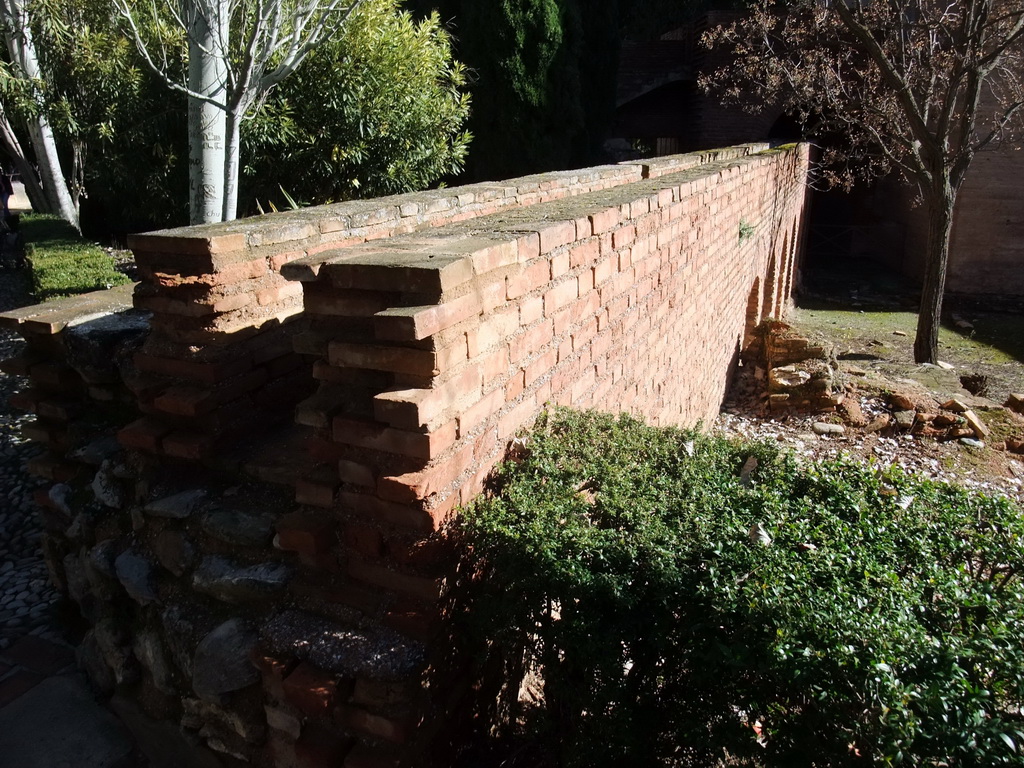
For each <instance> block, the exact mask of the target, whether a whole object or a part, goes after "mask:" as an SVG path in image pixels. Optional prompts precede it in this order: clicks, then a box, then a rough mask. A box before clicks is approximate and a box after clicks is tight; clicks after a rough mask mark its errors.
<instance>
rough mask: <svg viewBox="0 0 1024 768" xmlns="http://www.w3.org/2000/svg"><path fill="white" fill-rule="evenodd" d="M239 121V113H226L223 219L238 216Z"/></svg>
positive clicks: (240, 120) (240, 121)
mask: <svg viewBox="0 0 1024 768" xmlns="http://www.w3.org/2000/svg"><path fill="white" fill-rule="evenodd" d="M241 123H242V119H241V115H239V114H235V113H229V114H228V116H227V128H228V145H227V147H226V149H225V153H224V221H232V220H233V219H235V218H236V217H237V216H238V155H239V143H240V141H241V131H240V128H241Z"/></svg>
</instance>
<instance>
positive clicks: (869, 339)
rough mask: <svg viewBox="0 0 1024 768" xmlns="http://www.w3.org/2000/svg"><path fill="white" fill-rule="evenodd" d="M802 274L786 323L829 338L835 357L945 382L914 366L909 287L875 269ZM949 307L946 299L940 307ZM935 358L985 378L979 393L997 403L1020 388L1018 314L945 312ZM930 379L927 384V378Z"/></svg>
mask: <svg viewBox="0 0 1024 768" xmlns="http://www.w3.org/2000/svg"><path fill="white" fill-rule="evenodd" d="M844 267H848V265H843V266H841V267H839V268H832V269H830V270H828V271H824V270H819V271H816V272H815V271H810V272H808V274H807V276H806V279H805V289H804V290H803V291H802V293H801V295H800V296H799V297H798V299H797V307H798V308H797V311H796V312H795V313H794V314H793V316H792V320H793V322H794V323H795V324H797V325H798V326H800V327H801V328H804V329H805V330H807V331H808V332H813V333H819V334H821V335H824V336H826V337H828V338H829V339H831V340H832V341H833V342H835V343H836V345H837V347H838V350H837V351H838V353H839V354H840V356H845V357H846V359H848V360H851V361H856V360H858V359H859V360H863V361H865V362H866V363H872V364H873V365H881V366H883V367H886V368H888V372H889V373H890V374H891V375H897V376H899V375H903V376H908V377H910V378H914V379H916V380H921V379H924V381H922V383H923V384H925V385H926V386H927V385H929V384H930V383H935V384H938V385H941V386H943V387H944V386H946V384H947V382H946V379H948V378H949V376H948V375H945V376H943V375H942V374H940V373H938V372H936V371H935V370H934V369H932V370H929V369H928V367H926V366H920V365H917V364H916V363H914V355H913V345H914V334H915V331H916V328H917V313H916V311H915V310H916V304H917V297H916V295H915V292H914V290H913V288H912V287H911V286H908V285H907V284H906V283H904V282H903V281H902V280H901V279H900V278H899V277H898V276H896V275H893V274H892V273H890V272H888V271H886V270H884V269H883V268H881V267H877V266H871V267H869V268H864V267H863V266H861V268H860V269H858V270H856V271H853V272H851V271H844ZM950 305H954V302H953V301H947V306H950ZM944 321H945V322H944V323H943V327H942V328H941V330H940V332H939V358H940V359H941V360H942V361H944V362H947V363H950V364H952V365H953V366H955V369H954V373H955V374H956V376H955V377H954V381H956V380H958V379H959V377H960V376H970V375H980V376H984V377H986V379H987V383H988V391H987V393H986V396H987V397H989V398H990V399H992V400H994V401H996V402H999V403H1002V402H1004V401H1005V400H1006V397H1007V395H1009V394H1010V393H1011V392H1022V391H1024V315H1021V314H1019V313H1012V312H1003V311H999V312H996V311H988V310H979V309H971V310H967V309H964V310H960V311H959V313H957V312H947V313H946V314H945V317H944ZM933 380H934V381H933Z"/></svg>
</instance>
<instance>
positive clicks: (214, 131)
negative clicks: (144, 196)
mask: <svg viewBox="0 0 1024 768" xmlns="http://www.w3.org/2000/svg"><path fill="white" fill-rule="evenodd" d="M217 4H218V3H217V0H213V3H207V2H204V0H189V2H188V5H187V18H186V23H188V24H189V31H188V87H189V90H190V91H192V93H195V94H197V95H200V96H203V97H205V98H206V99H211V100H213V101H215V102H216V103H217V104H225V102H226V100H227V67H226V65H225V62H224V60H223V58H222V57H221V56H219V55H218V52H219V50H220V48H221V43H222V41H226V40H227V28H226V25H227V21H228V19H227V18H226V14H221V13H219V10H220V9H219V8H215V7H211V5H217ZM226 129H227V121H226V115H225V112H224V109H223V108H221V107H219V106H216V104H211V103H210V102H209V101H206V100H205V99H201V98H196V97H194V96H189V99H188V145H189V153H188V161H189V211H190V215H191V222H192V223H193V224H207V223H210V222H215V221H221V219H222V216H223V211H224V166H225V133H226Z"/></svg>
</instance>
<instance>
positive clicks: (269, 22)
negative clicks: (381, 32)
mask: <svg viewBox="0 0 1024 768" xmlns="http://www.w3.org/2000/svg"><path fill="white" fill-rule="evenodd" d="M7 1H8V2H10V1H11V0H7ZM364 1H365V0H184V2H183V3H182V5H181V12H180V13H179V12H178V10H177V9H176V8H175V7H174V6H173V5H172V4H171V3H166V4H165V5H164V6H163V8H162V9H158V8H157V6H156V5H155V4H148V3H146V2H142V0H139V2H134V0H115V2H116V3H117V4H118V7H119V9H120V10H121V13H122V14H123V16H124V18H125V20H126V21H127V24H128V28H129V30H130V32H131V35H132V37H133V39H134V40H135V43H136V45H137V47H138V49H139V52H140V53H141V54H142V56H143V58H144V59H145V61H146V64H147V65H148V66H149V67H150V69H152V70H153V72H155V73H156V74H157V75H159V76H160V77H162V78H163V79H164V81H165V82H166V84H167V85H168V86H169V87H170V88H172V89H174V90H177V91H181V92H183V93H185V94H186V95H187V96H188V101H189V168H190V173H189V188H190V193H189V209H190V211H191V220H192V223H194V224H199V223H206V222H211V221H227V220H230V219H233V218H235V216H236V214H237V208H238V171H239V149H240V146H239V143H240V135H241V123H242V120H244V119H245V118H246V117H247V116H249V114H250V113H251V110H252V109H253V108H254V107H256V106H257V105H258V104H259V103H260V102H261V100H262V99H263V98H264V97H265V96H266V94H267V93H268V92H269V91H270V90H271V89H272V88H273V87H274V86H276V85H277V84H278V83H280V82H281V81H282V80H284V79H285V78H286V77H288V76H289V75H291V74H292V73H294V72H295V71H296V69H298V67H299V66H300V65H301V64H302V62H303V61H304V60H305V58H306V57H307V56H308V54H309V53H310V52H311V51H312V50H313V49H314V48H315V47H316V46H317V45H318V44H319V43H320V41H321V40H322V39H326V38H329V37H330V36H331V34H332V33H333V32H334V31H336V30H337V29H338V28H339V27H340V26H341V25H342V24H344V23H345V20H346V19H347V18H348V16H349V15H350V14H351V13H352V11H354V10H355V9H356V8H357V7H359V5H361V4H362V3H363V2H364ZM168 19H170V20H171V22H172V23H173V26H174V28H175V29H176V30H177V31H178V32H183V33H184V35H185V37H186V39H187V45H188V75H187V79H186V80H185V82H182V81H180V80H177V79H174V77H173V75H172V74H171V73H172V72H173V71H174V67H173V66H172V64H171V61H170V59H171V58H172V55H173V51H174V50H175V47H174V42H173V38H174V33H173V32H170V31H169V30H168V26H167V20H168Z"/></svg>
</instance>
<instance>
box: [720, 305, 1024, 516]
mask: <svg viewBox="0 0 1024 768" xmlns="http://www.w3.org/2000/svg"><path fill="white" fill-rule="evenodd" d="M993 425H998V426H997V427H996V428H993ZM715 428H716V431H718V432H719V433H722V434H726V435H734V436H737V437H741V438H744V439H771V440H777V441H778V442H780V443H782V444H783V445H786V446H788V447H789V448H791V449H792V450H794V451H796V452H797V453H798V454H800V455H803V456H806V457H807V458H809V459H820V458H829V457H831V456H835V455H836V454H838V453H850V454H854V455H859V456H861V457H862V458H865V459H869V458H870V460H873V461H877V462H882V463H885V464H900V465H902V466H904V468H906V469H908V470H909V471H913V472H918V473H920V474H924V475H926V476H929V477H932V478H934V479H938V480H946V481H954V482H958V483H962V484H966V485H969V486H974V487H977V488H979V489H980V490H983V491H986V492H995V493H1003V494H1006V495H1008V496H1011V497H1013V498H1016V499H1018V500H1022V501H1024V394H1014V395H1011V396H1010V398H1009V399H1008V400H1007V402H1006V404H1005V405H1003V406H1001V405H999V404H997V403H995V402H992V401H989V400H986V399H985V398H983V397H978V396H974V395H971V394H970V393H968V392H963V391H961V392H958V393H956V396H954V397H949V396H948V393H947V394H946V395H937V394H935V393H933V392H930V391H928V389H927V388H925V387H924V386H923V385H920V384H918V383H916V382H914V381H910V380H907V379H897V380H895V381H894V380H891V379H885V378H882V377H880V376H879V375H878V374H877V373H871V374H869V373H868V372H867V371H865V370H863V369H860V368H857V367H856V366H854V365H849V364H847V361H843V360H839V359H837V356H836V354H835V348H834V346H833V345H831V344H830V343H828V342H825V341H818V340H811V339H808V338H806V337H804V336H802V335H800V334H799V333H798V332H797V331H796V330H794V329H793V328H792V327H791V326H789V325H787V324H785V323H780V322H777V321H771V322H768V323H765V324H764V325H763V326H762V327H761V328H760V329H759V332H758V334H757V340H756V342H755V343H754V344H753V345H751V347H750V348H748V350H747V351H746V353H745V355H744V358H743V364H742V367H741V368H740V369H739V374H738V375H737V377H736V379H735V380H734V382H733V385H732V387H731V389H730V392H729V396H728V398H727V400H726V403H725V405H724V407H723V412H722V414H721V416H720V417H719V419H718V422H717V423H716V425H715ZM1017 456H1021V458H1020V459H1018V458H1017Z"/></svg>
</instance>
